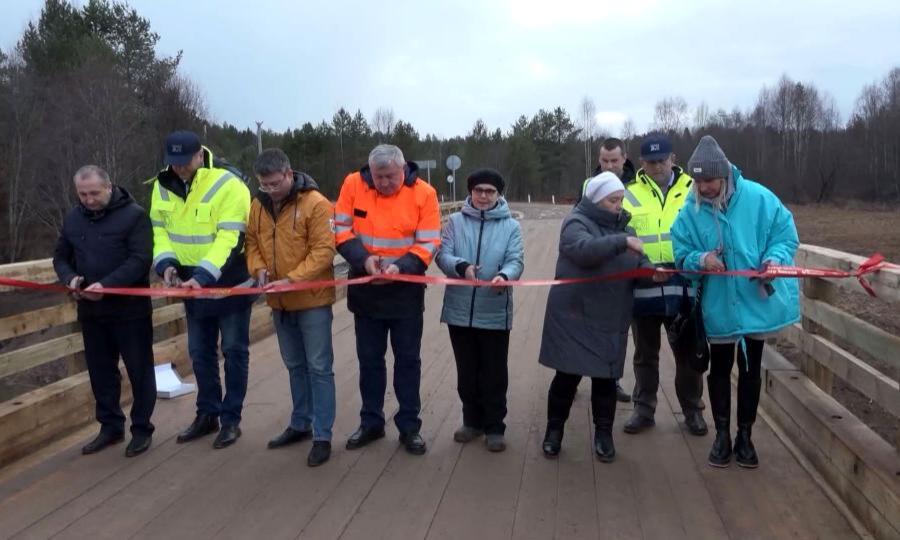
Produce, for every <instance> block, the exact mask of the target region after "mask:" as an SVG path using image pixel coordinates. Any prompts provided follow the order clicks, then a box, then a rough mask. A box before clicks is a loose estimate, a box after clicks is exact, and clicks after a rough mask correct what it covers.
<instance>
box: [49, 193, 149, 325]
mask: <svg viewBox="0 0 900 540" xmlns="http://www.w3.org/2000/svg"><path fill="white" fill-rule="evenodd" d="M152 259H153V232H152V230H151V228H150V218H149V217H148V216H147V212H146V211H145V210H144V209H143V208H141V207H140V206H138V204H137V203H136V202H135V201H134V199H133V198H132V197H131V195H130V194H129V193H128V192H127V191H126V190H125V189H124V188H121V187H118V186H113V192H112V197H111V198H110V200H109V204H108V205H107V206H106V208H104V209H103V210H100V211H98V212H94V211H91V210H88V209H87V208H85V207H84V206H83V205H81V204H80V203H79V204H78V205H76V206H75V207H74V208H72V209H71V210H70V211H69V213H68V214H66V217H65V219H64V220H63V226H62V231H61V234H60V235H59V240H58V241H57V243H56V251H55V252H54V255H53V268H54V269H55V270H56V275H57V276H59V280H60V282H61V283H63V284H64V285H68V284H69V282H71V281H72V278H74V277H75V276H83V277H84V286H85V287H87V286H88V285H91V284H92V283H96V282H99V283H100V284H101V285H103V286H104V287H148V286H149V280H148V274H149V271H150V262H151V260H152ZM151 312H152V307H151V305H150V299H149V298H148V297H139V296H121V295H112V294H107V295H104V297H103V299H101V300H98V301H92V300H79V301H78V319H79V320H84V319H112V318H115V319H135V318H140V317H146V316H149V315H150V314H151Z"/></svg>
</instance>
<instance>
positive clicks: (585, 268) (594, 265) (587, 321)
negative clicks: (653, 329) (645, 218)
mask: <svg viewBox="0 0 900 540" xmlns="http://www.w3.org/2000/svg"><path fill="white" fill-rule="evenodd" d="M630 219H631V216H630V215H629V214H628V212H626V211H624V210H623V211H622V212H621V213H612V212H608V211H606V210H602V209H600V208H599V207H597V206H596V205H595V204H593V203H591V201H590V200H588V199H582V201H581V202H580V203H578V205H577V206H575V208H573V209H572V211H571V212H570V213H569V215H568V216H566V218H565V219H564V220H563V224H562V231H561V233H560V239H559V258H558V259H557V262H556V278H557V279H561V278H587V277H596V276H603V275H608V274H614V273H618V272H624V271H627V270H635V269H637V268H640V267H646V268H653V265H652V264H651V263H650V260H649V259H648V258H647V257H646V256H644V255H640V256H639V255H637V254H635V253H633V252H631V251H628V250H627V248H626V238H627V237H628V236H633V235H634V230H633V229H631V228H630V227H628V226H627V225H628V221H629V220H630ZM635 282H636V280H633V279H629V280H616V281H595V282H591V283H579V284H575V285H555V286H553V287H551V288H550V294H549V297H548V298H547V311H546V314H545V315H544V333H543V338H542V340H541V352H540V363H541V364H543V365H545V366H547V367H550V368H553V369H555V370H558V371H562V372H564V373H570V374H575V375H585V376H588V377H602V378H612V379H618V378H620V377H622V371H623V368H624V366H625V352H626V349H627V346H628V327H629V325H630V322H631V309H632V303H633V290H634V286H635Z"/></svg>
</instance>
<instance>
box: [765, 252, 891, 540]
mask: <svg viewBox="0 0 900 540" xmlns="http://www.w3.org/2000/svg"><path fill="white" fill-rule="evenodd" d="M864 260H865V258H864V257H859V256H857V255H852V254H849V253H844V252H841V251H836V250H833V249H828V248H823V247H819V246H811V245H802V246H801V248H800V250H799V252H798V254H797V258H796V262H797V264H798V265H800V266H808V267H826V268H839V269H843V270H852V269H855V268H858V267H859V264H860V263H862V262H863V261H864ZM868 279H869V281H870V283H871V284H872V286H873V288H874V289H875V291H876V293H877V295H878V298H879V299H880V300H881V301H885V302H887V303H889V305H890V306H891V309H893V310H894V311H893V314H894V316H896V315H897V314H898V313H900V271H897V270H893V269H889V270H882V271H880V272H879V273H877V274H874V275H871V277H870V278H868ZM854 297H855V299H854ZM864 298H868V295H866V293H865V291H864V289H863V288H862V287H861V286H860V285H859V283H858V282H857V281H856V280H851V279H842V280H829V279H820V278H810V279H805V280H804V283H803V294H802V296H801V312H802V322H801V323H800V324H795V325H793V326H792V327H790V328H788V329H787V331H786V332H783V333H782V335H781V336H779V338H778V343H779V344H781V345H786V346H788V347H789V348H792V349H793V350H795V351H799V352H802V353H803V354H801V355H793V354H791V355H788V356H790V357H792V360H787V359H786V358H785V356H783V355H781V354H780V353H779V352H778V351H777V350H776V349H775V348H774V347H767V348H766V351H767V353H766V357H765V358H764V370H765V389H766V391H765V392H764V397H763V399H762V406H763V410H764V411H766V412H767V413H768V414H769V416H771V417H772V418H773V419H774V420H775V422H776V423H777V424H778V426H779V427H780V428H781V429H782V430H783V431H784V432H785V433H786V434H787V435H788V437H789V439H790V440H791V442H792V443H794V445H795V446H796V447H797V448H798V449H799V451H800V452H802V454H803V456H804V457H805V458H806V459H808V460H809V462H810V463H812V465H813V466H814V467H815V469H816V470H817V471H818V472H819V473H820V474H821V475H822V477H823V478H824V479H825V481H826V482H827V483H828V485H829V486H830V487H831V488H832V489H833V490H834V491H835V492H836V493H837V495H838V496H839V497H840V499H841V500H842V501H843V502H844V503H845V504H846V505H847V506H848V507H849V509H850V510H851V511H852V512H853V513H854V515H855V516H856V517H857V518H859V520H860V521H861V522H862V523H863V524H864V525H865V527H866V528H867V529H868V530H869V531H871V532H872V533H873V535H874V536H875V537H876V538H900V453H898V448H900V439H895V440H893V441H886V440H885V439H884V438H882V437H880V436H879V435H878V434H877V433H875V432H874V431H873V430H872V429H871V428H869V427H868V426H867V425H866V424H865V423H863V422H862V421H861V420H860V419H859V418H857V417H856V416H855V415H854V414H853V413H852V412H850V411H849V410H848V409H847V407H845V406H844V405H842V404H841V403H840V402H839V401H838V400H836V399H835V397H834V396H835V394H836V392H835V390H836V385H835V383H836V382H837V381H843V383H844V384H846V385H847V386H849V387H851V388H853V389H854V390H856V391H857V392H860V393H861V394H863V395H865V396H866V397H867V398H868V399H870V400H871V401H872V402H874V403H877V404H878V405H879V406H880V407H881V408H882V409H883V410H884V411H886V412H887V413H889V414H890V415H892V417H893V418H892V420H893V422H894V424H895V425H896V423H897V419H898V418H900V386H898V382H897V381H898V374H900V337H898V336H895V335H892V334H890V333H888V332H886V331H884V330H882V329H880V328H878V327H877V326H875V325H873V324H870V323H868V322H866V321H863V320H861V319H860V318H858V317H856V316H855V315H853V314H851V313H849V312H847V311H845V309H844V308H846V307H847V304H849V303H858V302H860V301H863V302H868V301H867V300H864ZM866 358H868V359H869V361H866V360H865V359H866Z"/></svg>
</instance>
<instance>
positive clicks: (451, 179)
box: [447, 174, 454, 184]
mask: <svg viewBox="0 0 900 540" xmlns="http://www.w3.org/2000/svg"><path fill="white" fill-rule="evenodd" d="M453 180H454V178H453V175H452V174H448V175H447V181H448V182H450V183H451V184H452V183H453Z"/></svg>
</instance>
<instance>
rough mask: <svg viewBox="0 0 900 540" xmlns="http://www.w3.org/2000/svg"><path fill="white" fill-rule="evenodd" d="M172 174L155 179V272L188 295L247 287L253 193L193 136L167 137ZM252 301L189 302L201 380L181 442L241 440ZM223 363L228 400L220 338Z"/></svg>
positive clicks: (190, 340) (192, 349) (225, 443)
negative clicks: (191, 291) (192, 416)
mask: <svg viewBox="0 0 900 540" xmlns="http://www.w3.org/2000/svg"><path fill="white" fill-rule="evenodd" d="M165 163H166V168H165V169H163V170H162V171H160V173H159V174H158V175H157V176H156V177H155V178H153V179H151V182H153V191H152V194H151V202H150V221H151V224H152V225H153V267H154V269H155V270H156V272H157V273H158V274H159V275H160V276H162V278H163V281H164V282H165V284H166V286H169V287H181V288H185V289H201V288H204V287H210V286H214V287H234V286H248V285H250V284H251V283H252V282H251V280H250V275H249V274H248V272H247V263H246V260H245V259H244V253H243V251H244V233H245V231H246V230H247V213H248V212H249V210H250V191H249V190H248V189H247V186H246V185H245V184H244V181H243V180H242V179H241V178H240V177H238V176H237V175H236V174H234V173H233V172H231V171H230V170H228V169H226V168H224V167H225V165H224V163H222V162H219V161H217V160H215V159H214V158H213V154H212V152H211V151H210V150H209V149H208V148H206V147H204V146H201V145H200V138H199V137H198V136H197V135H196V134H195V133H192V132H190V131H176V132H174V133H172V134H170V135H169V136H168V137H167V138H166V153H165ZM251 303H252V298H251V297H248V296H230V297H225V298H220V299H186V300H185V301H184V309H185V314H186V315H187V317H186V318H187V325H188V332H187V334H188V352H189V354H190V356H191V363H192V364H193V367H194V375H195V376H196V377H197V386H198V393H197V416H196V418H195V419H194V422H193V423H192V424H191V425H190V427H188V428H187V429H186V430H185V431H183V432H182V433H180V434H179V435H178V438H177V441H178V442H179V443H183V442H188V441H192V440H194V439H196V438H199V437H202V436H204V435H207V434H210V433H213V432H215V431H216V430H218V429H219V422H220V421H221V423H222V430H221V431H220V432H219V435H218V436H217V437H216V440H215V442H214V443H213V447H214V448H224V447H226V446H229V445H231V444H233V443H234V442H235V441H236V440H237V439H238V437H240V435H241V430H240V428H239V427H238V426H239V424H240V421H241V410H242V409H243V404H244V396H245V395H246V393H247V375H248V371H249V356H250V355H249V346H250V306H251ZM220 334H221V337H222V353H223V355H224V356H225V395H224V398H223V396H222V384H221V382H220V379H219V354H218V343H219V336H220Z"/></svg>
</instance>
